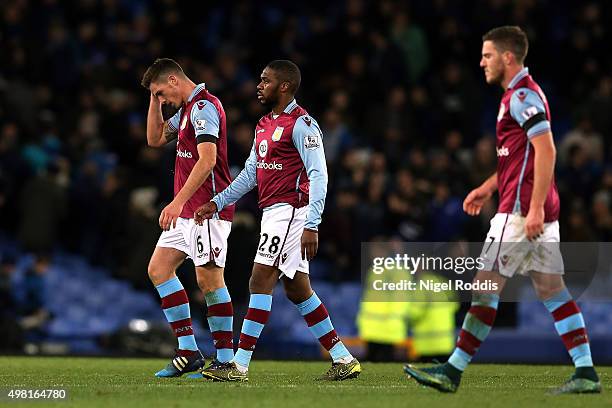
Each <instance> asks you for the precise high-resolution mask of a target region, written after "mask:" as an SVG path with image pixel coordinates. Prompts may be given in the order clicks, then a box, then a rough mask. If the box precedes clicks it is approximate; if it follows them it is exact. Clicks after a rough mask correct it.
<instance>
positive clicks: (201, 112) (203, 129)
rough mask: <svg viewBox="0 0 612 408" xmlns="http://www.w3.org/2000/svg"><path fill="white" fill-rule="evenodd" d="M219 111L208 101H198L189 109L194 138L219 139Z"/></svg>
mask: <svg viewBox="0 0 612 408" xmlns="http://www.w3.org/2000/svg"><path fill="white" fill-rule="evenodd" d="M219 122H220V119H219V111H217V108H216V107H215V105H213V104H212V103H210V102H208V101H198V103H196V104H194V105H193V107H192V108H191V123H192V125H193V129H194V130H195V136H196V137H198V136H200V135H211V136H215V137H217V138H218V137H219Z"/></svg>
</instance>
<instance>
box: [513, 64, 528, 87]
mask: <svg viewBox="0 0 612 408" xmlns="http://www.w3.org/2000/svg"><path fill="white" fill-rule="evenodd" d="M527 75H529V68H527V67H525V68H523V69H521V70H520V71H519V72H517V74H516V75H515V76H514V78H512V80H511V81H510V83H509V84H508V89H512V88H514V87H515V86H516V84H517V83H518V81H520V80H521V79H523V78H525V77H526V76H527Z"/></svg>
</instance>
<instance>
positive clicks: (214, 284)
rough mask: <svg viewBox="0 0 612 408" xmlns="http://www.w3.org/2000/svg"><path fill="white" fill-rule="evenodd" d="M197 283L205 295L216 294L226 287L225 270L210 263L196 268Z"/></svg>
mask: <svg viewBox="0 0 612 408" xmlns="http://www.w3.org/2000/svg"><path fill="white" fill-rule="evenodd" d="M196 281H197V282H198V287H199V288H200V290H201V291H202V292H204V293H209V292H214V291H215V290H217V289H220V288H222V287H224V286H225V280H224V279H223V268H220V267H218V266H216V265H215V264H214V263H212V262H211V263H208V264H206V265H204V266H197V267H196Z"/></svg>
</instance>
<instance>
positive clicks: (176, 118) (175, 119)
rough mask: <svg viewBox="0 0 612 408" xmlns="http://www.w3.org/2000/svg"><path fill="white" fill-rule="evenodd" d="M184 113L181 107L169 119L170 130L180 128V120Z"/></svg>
mask: <svg viewBox="0 0 612 408" xmlns="http://www.w3.org/2000/svg"><path fill="white" fill-rule="evenodd" d="M182 113H183V108H181V109H179V110H178V112H176V113H175V114H174V115H173V116H172V117H171V118H170V119H168V128H169V129H170V130H172V131H173V132H178V130H179V126H180V123H179V122H180V121H181V114H182Z"/></svg>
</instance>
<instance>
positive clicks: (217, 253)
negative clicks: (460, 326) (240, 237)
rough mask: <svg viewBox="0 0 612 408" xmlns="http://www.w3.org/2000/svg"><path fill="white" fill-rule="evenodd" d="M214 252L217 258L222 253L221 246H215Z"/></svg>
mask: <svg viewBox="0 0 612 408" xmlns="http://www.w3.org/2000/svg"><path fill="white" fill-rule="evenodd" d="M213 253H214V254H215V258H218V257H219V255H220V254H221V248H219V247H215V248H214V249H213Z"/></svg>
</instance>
